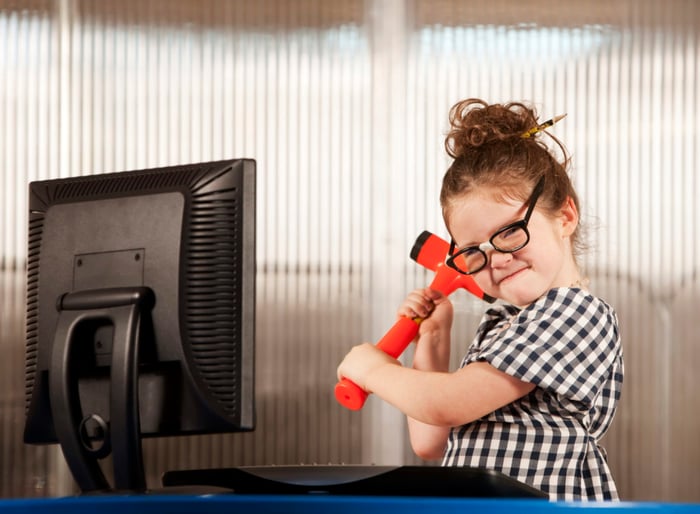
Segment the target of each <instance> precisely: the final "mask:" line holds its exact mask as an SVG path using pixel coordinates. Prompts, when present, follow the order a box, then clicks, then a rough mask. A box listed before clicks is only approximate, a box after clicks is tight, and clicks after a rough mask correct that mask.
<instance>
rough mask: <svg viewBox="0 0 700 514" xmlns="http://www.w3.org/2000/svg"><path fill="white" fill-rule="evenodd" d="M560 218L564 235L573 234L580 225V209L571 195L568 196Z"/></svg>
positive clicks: (560, 212)
mask: <svg viewBox="0 0 700 514" xmlns="http://www.w3.org/2000/svg"><path fill="white" fill-rule="evenodd" d="M559 219H560V220H561V224H562V225H561V226H562V235H563V236H565V237H568V236H570V235H571V234H573V233H574V231H575V230H576V227H577V226H578V209H577V208H576V204H575V203H574V199H573V198H571V197H570V196H567V197H566V201H565V202H564V205H562V207H561V210H560V211H559Z"/></svg>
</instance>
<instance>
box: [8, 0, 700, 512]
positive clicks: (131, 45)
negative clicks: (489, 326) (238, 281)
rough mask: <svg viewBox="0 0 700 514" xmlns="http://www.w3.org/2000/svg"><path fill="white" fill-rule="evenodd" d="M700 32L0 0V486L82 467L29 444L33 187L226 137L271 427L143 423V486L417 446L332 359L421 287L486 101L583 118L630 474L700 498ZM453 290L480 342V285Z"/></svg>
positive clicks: (583, 22) (674, 23)
mask: <svg viewBox="0 0 700 514" xmlns="http://www.w3.org/2000/svg"><path fill="white" fill-rule="evenodd" d="M699 28H700V6H698V4H697V2H695V1H693V0H669V1H667V2H663V3H661V2H655V1H653V0H643V1H635V0H621V1H618V2H603V1H600V0H584V1H579V2H575V3H562V2H555V1H550V0H537V1H529V2H523V1H519V2H516V1H514V0H491V1H488V2H483V1H476V0H473V1H469V2H462V1H457V0H442V1H433V2H420V1H418V0H415V1H410V0H365V1H362V0H356V1H353V0H350V1H346V2H343V3H342V4H340V3H335V2H323V1H322V0H295V1H286V0H261V1H258V2H248V1H245V0H240V1H227V2H218V1H215V0H205V1H193V0H178V1H166V0H150V1H149V0H147V1H136V0H126V1H121V2H116V3H112V2H101V1H96V0H95V1H89V0H55V1H51V0H44V1H41V0H33V1H28V2H21V3H17V2H11V1H9V0H0V167H1V170H0V201H1V203H0V245H1V246H0V351H2V353H3V361H2V363H1V364H0V367H1V370H0V470H1V475H0V495H2V496H5V497H9V496H34V495H57V494H66V493H70V492H71V487H72V484H71V480H70V477H69V475H68V474H67V472H66V469H65V466H64V465H63V463H62V459H61V456H60V452H59V451H58V450H57V449H56V448H54V447H50V448H31V447H25V446H23V445H22V443H21V433H22V426H23V414H24V412H23V408H24V399H23V394H24V389H23V383H24V377H23V339H22V338H23V324H22V323H23V322H22V318H23V309H24V297H23V295H24V284H23V279H24V276H23V273H24V261H25V253H26V251H25V244H26V242H25V230H26V184H27V182H28V181H30V180H34V179H39V178H48V177H58V176H69V175H79V174H88V173H100V172H106V171H118V170H127V169H138V168H145V167H154V166H164V165H170V164H176V163H184V162H196V161H200V160H213V159H220V158H227V157H252V158H255V159H256V160H257V161H258V170H259V179H258V180H259V184H258V191H259V211H258V212H259V218H258V219H259V225H258V241H259V248H258V263H259V267H258V321H259V322H258V372H257V390H258V394H259V398H258V411H259V421H258V430H257V431H256V432H255V433H253V434H245V435H226V436H209V437H193V438H173V439H167V440H150V441H147V442H146V445H145V451H146V455H147V467H148V469H147V471H148V475H149V483H151V484H156V483H157V480H158V476H159V474H160V473H161V472H162V471H163V470H166V469H172V468H184V467H219V466H229V465H237V464H286V463H291V464H298V463H307V464H311V463H324V464H325V463H329V462H330V463H342V462H344V463H371V462H375V463H380V464H400V463H414V462H417V460H416V459H415V457H413V456H412V455H411V453H410V450H409V449H408V447H407V444H406V441H405V439H406V438H405V433H404V424H403V420H402V419H401V416H400V415H399V414H398V413H396V412H395V411H394V410H393V409H391V408H389V407H387V406H386V405H384V404H382V403H381V402H378V401H376V399H370V401H369V402H368V404H367V405H366V407H365V409H363V411H362V412H359V413H350V412H347V411H345V410H344V409H342V408H340V407H339V406H338V405H337V404H336V403H335V401H334V400H333V398H332V387H333V384H334V383H335V366H336V365H337V363H338V361H339V359H340V358H341V357H342V355H343V354H344V352H345V351H346V350H347V349H348V348H349V347H350V346H351V345H352V344H354V343H356V342H359V341H361V340H376V339H378V338H379V337H380V336H381V335H382V334H383V332H384V331H385V330H386V329H387V328H388V327H389V326H390V325H391V323H392V322H393V319H394V312H395V309H396V307H397V305H398V303H399V302H400V301H401V299H402V298H403V297H404V295H405V293H406V292H407V291H409V290H410V289H412V288H413V287H415V286H418V285H422V284H424V283H427V281H428V279H429V276H428V275H427V274H426V273H425V272H424V271H422V270H419V269H417V266H416V265H415V264H414V263H412V262H411V261H410V260H409V259H408V252H409V250H410V247H411V245H412V243H413V241H414V239H415V237H416V236H417V235H418V234H419V233H420V232H421V231H422V230H424V229H429V230H432V231H434V232H437V233H439V234H441V235H444V229H443V227H442V222H441V219H440V214H439V208H438V200H437V197H438V191H439V185H440V184H439V183H440V178H441V176H442V173H443V171H444V169H445V167H446V165H447V163H448V161H447V158H446V156H445V154H444V150H443V147H442V140H443V137H444V132H445V129H446V121H447V111H448V109H449V107H450V105H452V104H453V103H454V102H455V101H457V100H459V99H462V98H464V97H467V96H480V97H482V98H485V99H487V100H490V101H507V100H511V99H514V100H521V99H524V100H532V101H535V102H536V103H537V105H538V106H539V107H540V111H541V114H542V116H543V117H547V116H549V115H553V114H558V113H563V112H566V113H568V117H567V119H566V121H565V122H564V123H562V124H561V125H557V128H556V132H557V135H561V137H562V138H563V139H564V141H566V143H567V146H568V147H569V149H570V150H571V151H572V153H573V159H574V170H575V182H576V184H577V187H578V188H579V191H580V193H581V198H582V202H583V205H584V213H583V214H584V221H585V222H587V224H588V226H589V227H590V231H589V234H588V235H589V243H590V246H591V251H590V252H589V253H588V254H587V255H586V257H585V258H584V263H585V266H586V268H587V270H588V274H589V276H590V278H591V287H592V289H594V290H595V291H596V292H597V293H599V294H600V295H601V296H603V297H605V298H607V299H609V300H610V301H611V303H613V304H614V305H615V306H616V308H617V309H618V311H619V314H620V320H621V323H622V331H623V336H624V344H625V353H626V363H627V382H626V384H625V390H624V397H623V401H622V404H621V407H620V411H619V415H618V417H617V419H616V422H615V424H614V427H613V429H612V431H611V433H610V434H609V436H608V437H607V447H608V451H609V454H610V460H611V464H612V467H613V470H614V472H615V474H616V478H617V481H618V485H619V487H620V489H621V493H622V495H623V497H625V498H627V499H640V500H644V499H654V500H675V501H699V500H700V493H699V492H698V491H697V487H696V485H697V483H700V443H698V438H697V435H698V433H700V399H699V398H698V395H697V394H696V393H695V391H696V389H697V386H698V379H697V378H696V377H695V373H694V369H693V368H694V367H695V366H696V365H697V363H699V362H700V359H699V358H698V357H699V356H698V353H699V352H700V350H698V349H697V348H698V345H697V343H698V340H697V339H698V337H697V335H696V332H695V331H694V323H693V322H694V320H695V318H696V317H697V315H698V314H700V310H699V309H698V306H697V305H698V300H699V299H700V286H699V285H698V262H700V258H699V257H700V242H699V241H700V238H699V237H698V235H699V232H700V214H699V211H698V210H697V209H696V208H695V205H694V204H695V198H697V196H698V194H699V193H700V185H699V184H698V178H697V175H698V173H697V169H698V157H699V156H698V154H697V150H696V148H697V147H698V143H700V139H699V136H698V125H699V119H698V102H699V100H700V80H698V79H699V78H700V77H698V74H699V73H700V71H699V63H698V55H700V53H699V51H700V41H699V38H698V29H699ZM455 303H456V307H457V325H456V327H455V334H456V336H457V337H458V338H461V339H464V340H465V343H464V345H465V347H466V341H467V340H468V338H469V334H470V333H471V332H473V330H474V328H475V324H476V322H477V320H478V318H479V315H480V313H481V310H482V309H483V306H482V305H481V304H479V303H478V302H476V301H473V300H471V299H470V298H469V297H467V295H466V293H464V294H463V293H456V295H455ZM458 357H459V356H458V355H456V356H455V363H456V362H457V360H458Z"/></svg>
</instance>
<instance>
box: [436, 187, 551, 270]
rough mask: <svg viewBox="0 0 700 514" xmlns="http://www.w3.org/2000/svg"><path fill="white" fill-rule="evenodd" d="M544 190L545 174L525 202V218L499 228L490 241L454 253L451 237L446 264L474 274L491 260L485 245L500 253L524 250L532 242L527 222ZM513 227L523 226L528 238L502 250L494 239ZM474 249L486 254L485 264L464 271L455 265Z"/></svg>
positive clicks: (454, 245)
mask: <svg viewBox="0 0 700 514" xmlns="http://www.w3.org/2000/svg"><path fill="white" fill-rule="evenodd" d="M543 191H544V176H542V177H541V178H540V179H539V180H538V181H537V184H535V187H534V189H533V190H532V193H531V194H530V198H528V199H527V201H526V202H525V205H527V211H526V212H525V216H523V218H522V219H520V220H518V221H514V222H513V223H509V224H508V225H506V226H505V227H502V228H499V229H498V230H497V231H496V232H494V233H493V235H492V236H491V237H490V238H489V240H488V241H485V242H483V243H481V244H479V245H472V246H467V247H465V248H462V249H460V250H459V251H457V253H454V251H455V250H456V248H457V244H456V243H455V240H454V239H451V240H450V250H449V253H448V255H449V257H448V258H447V260H446V261H445V264H447V265H448V266H449V267H450V268H452V269H453V270H455V271H457V272H459V273H461V274H462V275H473V274H474V273H478V272H479V271H481V270H482V269H484V268H485V267H486V265H487V264H488V262H489V258H488V255H486V252H485V251H484V247H486V249H489V248H490V249H493V250H496V251H497V252H500V253H515V252H517V251H518V250H522V249H523V248H525V246H527V244H528V243H529V242H530V231H529V230H528V229H527V224H528V222H529V221H530V216H532V213H533V211H534V210H535V204H536V203H537V200H538V199H539V197H540V195H541V194H542V192H543ZM513 228H522V229H523V230H524V231H525V235H526V236H527V239H526V240H525V242H524V243H523V244H521V245H520V246H518V247H517V248H513V249H510V250H502V249H500V248H498V246H496V245H495V244H493V240H494V238H495V237H496V236H498V235H499V234H502V233H503V232H505V231H507V230H511V229H513ZM474 250H476V251H478V252H480V253H481V254H482V255H483V256H484V264H483V265H482V266H481V267H479V268H477V269H475V270H473V271H469V272H464V271H462V270H461V269H459V268H458V267H457V265H455V263H454V261H455V259H456V258H457V257H459V256H460V255H462V254H464V253H466V252H469V251H474Z"/></svg>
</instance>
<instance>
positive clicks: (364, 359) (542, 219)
mask: <svg viewBox="0 0 700 514" xmlns="http://www.w3.org/2000/svg"><path fill="white" fill-rule="evenodd" d="M557 119H558V118H557ZM557 119H555V120H550V121H549V122H545V123H543V124H541V125H538V123H537V116H536V113H535V111H534V110H533V109H531V108H529V107H528V106H526V105H524V104H521V103H509V104H506V105H500V104H494V105H488V104H486V103H485V102H483V101H481V100H477V99H470V100H464V101H462V102H459V103H457V104H456V105H455V106H453V107H452V109H451V111H450V124H451V130H450V132H449V134H448V136H447V139H446V141H445V146H446V148H447V152H448V153H449V155H450V156H451V157H453V158H454V161H453V163H452V165H451V166H450V168H449V169H448V170H447V173H446V174H445V176H444V179H443V184H442V191H441V195H440V202H441V205H442V212H443V217H444V220H445V224H446V226H447V228H448V230H449V232H450V235H451V236H452V247H451V250H450V256H449V257H448V260H447V264H448V265H449V266H452V267H453V268H455V269H456V270H458V271H459V272H461V273H465V274H471V275H472V276H473V277H474V280H475V281H476V283H477V284H478V285H479V286H480V287H481V288H482V289H483V290H484V292H485V293H487V294H489V295H491V296H493V297H496V298H498V299H500V300H502V303H500V302H499V303H498V304H496V306H495V307H493V308H490V309H489V310H487V311H486V313H485V315H484V317H483V319H482V322H481V324H480V326H479V328H478V330H477V333H476V337H475V338H474V340H473V342H472V344H471V346H470V347H469V349H468V352H467V355H466V356H465V357H464V360H463V361H462V365H461V367H460V369H458V370H457V371H454V372H449V370H448V363H449V355H450V331H451V326H452V318H453V309H452V305H451V303H450V301H449V300H448V299H447V298H446V297H445V296H443V295H441V294H440V293H439V292H437V291H434V290H431V289H429V288H426V289H419V290H416V291H413V292H412V293H411V294H409V296H408V298H407V299H406V300H405V302H404V303H403V305H402V306H401V307H400V308H399V311H398V314H399V315H400V316H407V317H412V318H413V317H420V318H425V319H424V321H423V322H422V323H421V324H420V331H419V334H418V336H417V337H416V343H417V346H416V349H415V354H414V360H413V366H412V367H410V368H409V367H403V366H401V364H400V363H399V362H398V361H397V360H395V359H393V358H391V357H389V356H388V355H386V354H385V353H383V352H382V351H381V350H379V349H378V348H377V347H376V346H374V345H373V344H370V343H365V344H362V345H360V346H357V347H355V348H353V349H352V350H351V352H350V353H349V354H348V355H347V356H346V357H345V359H344V360H343V362H342V363H341V364H340V366H339V367H338V377H339V378H341V377H346V378H349V379H350V380H352V381H353V382H355V383H356V384H357V385H359V386H360V387H362V388H363V389H365V390H366V391H368V392H370V393H373V394H375V395H377V396H379V397H381V398H382V399H384V400H385V401H387V402H389V403H391V404H392V405H394V406H396V407H397V408H398V409H400V410H401V411H402V412H403V413H405V414H406V416H407V417H408V424H409V433H410V439H411V445H412V447H413V449H414V451H415V452H416V454H417V455H419V456H420V457H422V458H424V459H437V458H442V459H443V465H449V466H472V467H480V468H488V469H493V470H497V471H500V472H502V473H505V474H507V475H510V476H512V477H513V478H515V479H517V480H520V481H522V482H525V483H527V484H530V485H532V486H534V487H536V488H539V489H541V490H543V491H545V492H547V493H548V494H549V495H550V498H552V499H559V500H573V499H591V500H605V499H617V498H618V495H617V491H616V488H615V483H614V482H613V478H612V476H611V473H610V470H609V468H608V465H607V462H606V455H605V450H604V449H603V448H602V447H601V446H600V445H599V440H600V438H601V437H602V436H603V434H605V432H606V430H607V429H608V427H609V426H610V423H611V421H612V418H613V415H614V413H615V408H616V405H617V401H618V399H619V396H620V389H621V385H622V375H623V363H622V348H621V345H620V337H619V332H618V325H617V318H616V315H615V312H614V311H613V309H612V308H611V307H610V306H609V305H607V304H606V303H605V302H604V301H603V300H601V299H600V298H597V297H595V296H593V295H592V294H591V293H590V292H589V291H588V290H587V289H586V280H585V279H584V277H583V276H582V274H581V271H580V269H579V267H578V265H577V263H576V257H575V255H576V250H577V248H578V243H579V241H578V237H579V235H578V233H579V230H578V229H579V204H578V198H577V195H576V192H575V191H574V189H573V186H572V184H571V181H570V179H569V177H568V175H567V169H566V168H567V166H568V164H569V159H568V157H567V155H566V151H565V149H564V147H563V145H561V143H560V142H559V141H558V140H556V139H555V138H553V136H549V137H552V139H553V141H554V142H555V143H556V144H557V145H558V148H559V149H560V150H561V151H562V153H563V156H564V158H563V161H562V162H559V161H557V159H556V158H555V157H554V156H553V154H552V152H550V151H549V150H548V147H547V146H546V145H545V144H544V143H543V142H542V141H541V140H540V139H541V138H542V137H543V135H549V134H547V133H546V132H544V128H546V127H548V126H551V125H552V124H553V123H554V121H556V120H557Z"/></svg>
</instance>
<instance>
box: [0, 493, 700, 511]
mask: <svg viewBox="0 0 700 514" xmlns="http://www.w3.org/2000/svg"><path fill="white" fill-rule="evenodd" d="M581 510H590V511H598V510H600V511H608V512H609V511H610V510H615V511H626V512H628V513H630V514H633V513H635V514H637V513H638V514H652V513H653V514H690V513H698V514H700V504H674V503H651V502H649V503H647V502H641V503H636V502H600V503H598V502H550V501H548V500H542V499H526V500H522V499H514V500H500V499H459V498H425V497H422V498H415V497H412V498H406V497H384V496H380V497H376V496H375V497H368V496H338V495H267V496H263V495H236V494H207V495H193V494H182V495H155V494H145V495H129V496H119V495H101V496H82V497H66V498H48V499H9V500H0V513H1V514H38V513H51V514H69V513H70V514H82V513H85V514H88V513H90V514H94V513H98V514H154V513H158V514H160V513H169V514H190V513H193V514H194V513H197V514H200V513H201V514H224V513H226V514H232V513H236V514H239V513H240V514H247V513H251V514H327V513H332V514H442V513H445V514H447V513H449V514H464V513H467V512H483V513H488V514H502V513H503V514H505V513H508V514H513V513H518V514H534V513H545V514H547V513H551V514H574V513H576V514H582V513H581Z"/></svg>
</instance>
